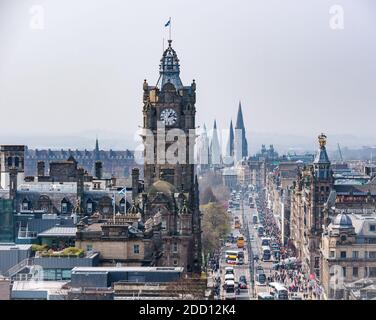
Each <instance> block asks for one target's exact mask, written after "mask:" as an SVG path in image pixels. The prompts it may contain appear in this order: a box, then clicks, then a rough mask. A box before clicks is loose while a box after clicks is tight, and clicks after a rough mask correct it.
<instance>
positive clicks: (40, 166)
mask: <svg viewBox="0 0 376 320" xmlns="http://www.w3.org/2000/svg"><path fill="white" fill-rule="evenodd" d="M37 171H38V177H44V171H45V164H44V161H38V164H37Z"/></svg>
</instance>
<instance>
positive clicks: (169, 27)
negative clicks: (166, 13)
mask: <svg viewBox="0 0 376 320" xmlns="http://www.w3.org/2000/svg"><path fill="white" fill-rule="evenodd" d="M168 29H169V36H170V41H171V17H170V24H169V26H168Z"/></svg>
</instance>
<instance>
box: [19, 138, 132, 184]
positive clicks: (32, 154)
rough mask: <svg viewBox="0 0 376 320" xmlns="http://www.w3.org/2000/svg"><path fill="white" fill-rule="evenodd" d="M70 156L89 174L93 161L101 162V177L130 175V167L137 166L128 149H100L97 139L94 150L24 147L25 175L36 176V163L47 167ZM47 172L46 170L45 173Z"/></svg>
mask: <svg viewBox="0 0 376 320" xmlns="http://www.w3.org/2000/svg"><path fill="white" fill-rule="evenodd" d="M70 156H72V157H73V158H74V159H76V160H77V163H78V165H79V166H80V167H82V168H84V170H85V171H87V172H89V173H90V174H92V175H94V174H95V162H96V161H101V162H102V163H103V177H104V178H111V177H113V176H115V177H118V178H121V177H128V176H130V173H131V169H132V168H133V167H137V164H136V161H135V159H134V152H133V151H130V150H124V151H116V150H112V149H111V150H108V151H105V150H100V149H99V142H98V139H97V140H96V145H95V149H94V150H86V149H85V150H71V149H68V150H64V149H61V150H51V149H27V148H26V149H25V175H26V176H37V175H38V172H37V164H38V162H39V161H41V162H43V163H44V164H45V166H46V168H48V166H49V163H50V162H56V161H64V160H66V159H68V158H69V157H70ZM47 174H48V173H47V172H46V175H47Z"/></svg>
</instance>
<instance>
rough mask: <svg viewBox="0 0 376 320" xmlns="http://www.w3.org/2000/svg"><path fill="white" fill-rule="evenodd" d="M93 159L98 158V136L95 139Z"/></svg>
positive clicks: (96, 159)
mask: <svg viewBox="0 0 376 320" xmlns="http://www.w3.org/2000/svg"><path fill="white" fill-rule="evenodd" d="M94 159H95V161H99V160H100V152H99V142H98V136H97V137H96V139H95V149H94Z"/></svg>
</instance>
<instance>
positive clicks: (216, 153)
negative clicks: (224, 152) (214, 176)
mask: <svg viewBox="0 0 376 320" xmlns="http://www.w3.org/2000/svg"><path fill="white" fill-rule="evenodd" d="M210 156H211V164H212V165H219V164H220V163H221V147H220V144H219V139H218V133H217V120H214V126H213V135H212V140H211V145H210Z"/></svg>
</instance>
